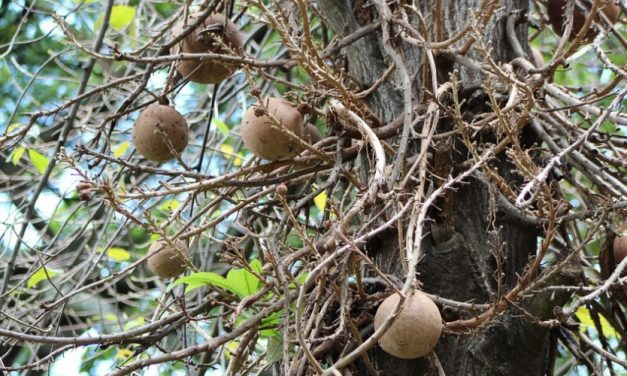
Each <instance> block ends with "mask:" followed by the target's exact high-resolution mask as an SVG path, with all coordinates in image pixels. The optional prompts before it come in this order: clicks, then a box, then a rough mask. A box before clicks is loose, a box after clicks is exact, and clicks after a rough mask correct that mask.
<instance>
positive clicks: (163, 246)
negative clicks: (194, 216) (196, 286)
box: [148, 240, 189, 278]
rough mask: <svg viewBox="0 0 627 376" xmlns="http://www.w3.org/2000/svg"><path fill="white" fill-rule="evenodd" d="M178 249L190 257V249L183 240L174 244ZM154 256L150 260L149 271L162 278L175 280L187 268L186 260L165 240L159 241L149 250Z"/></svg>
mask: <svg viewBox="0 0 627 376" xmlns="http://www.w3.org/2000/svg"><path fill="white" fill-rule="evenodd" d="M174 244H176V246H177V248H178V249H179V250H181V251H182V253H183V254H184V255H185V256H188V255H189V249H188V248H187V246H186V245H185V242H183V241H182V240H176V241H175V242H174ZM148 252H149V253H150V254H153V255H152V256H150V257H149V258H148V269H150V271H151V272H153V273H154V274H156V275H158V276H159V277H161V278H173V277H178V276H179V275H181V274H182V273H183V272H184V271H185V269H186V268H187V263H186V262H185V258H183V257H181V255H180V254H179V252H177V251H176V250H175V249H174V248H172V247H171V246H170V245H169V244H168V243H167V242H166V241H165V240H157V241H156V242H154V243H152V245H151V246H150V249H149V250H148Z"/></svg>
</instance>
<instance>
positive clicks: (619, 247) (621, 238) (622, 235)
mask: <svg viewBox="0 0 627 376" xmlns="http://www.w3.org/2000/svg"><path fill="white" fill-rule="evenodd" d="M612 250H613V251H614V263H615V264H616V265H618V264H620V263H621V261H623V260H624V259H625V257H627V225H626V226H623V227H621V228H620V229H619V230H618V231H617V234H616V237H615V238H614V243H613V244H612ZM624 275H627V268H625V269H623V272H622V273H621V276H624Z"/></svg>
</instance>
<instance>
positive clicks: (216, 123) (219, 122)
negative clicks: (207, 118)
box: [211, 118, 230, 137]
mask: <svg viewBox="0 0 627 376" xmlns="http://www.w3.org/2000/svg"><path fill="white" fill-rule="evenodd" d="M211 124H213V125H214V126H215V127H216V128H218V131H219V132H220V133H222V135H223V136H225V137H226V136H228V135H229V133H230V130H229V126H228V125H226V123H225V122H223V121H222V120H220V119H216V118H213V119H211Z"/></svg>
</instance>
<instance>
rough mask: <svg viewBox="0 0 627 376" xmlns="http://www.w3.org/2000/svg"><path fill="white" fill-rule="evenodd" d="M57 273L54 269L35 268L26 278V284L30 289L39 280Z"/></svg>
mask: <svg viewBox="0 0 627 376" xmlns="http://www.w3.org/2000/svg"><path fill="white" fill-rule="evenodd" d="M46 274H47V275H46ZM58 274H59V272H58V271H56V270H52V269H48V268H45V267H41V268H39V269H37V271H36V272H35V273H34V274H33V275H31V276H30V278H28V281H27V282H26V286H27V287H28V288H29V289H32V288H33V287H35V286H37V284H38V283H39V282H41V281H43V280H47V279H48V278H52V277H54V276H56V275H58Z"/></svg>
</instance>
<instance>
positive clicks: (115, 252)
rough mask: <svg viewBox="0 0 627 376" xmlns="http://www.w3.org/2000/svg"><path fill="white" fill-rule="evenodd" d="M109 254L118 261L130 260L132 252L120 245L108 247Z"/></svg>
mask: <svg viewBox="0 0 627 376" xmlns="http://www.w3.org/2000/svg"><path fill="white" fill-rule="evenodd" d="M102 251H103V249H102V248H99V249H98V252H102ZM107 256H109V258H110V259H111V260H113V261H116V262H121V261H128V260H130V259H131V254H130V253H129V252H128V251H127V250H126V249H124V248H119V247H109V249H107Z"/></svg>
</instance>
